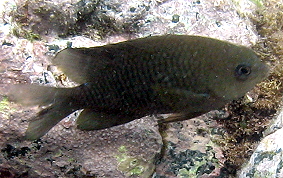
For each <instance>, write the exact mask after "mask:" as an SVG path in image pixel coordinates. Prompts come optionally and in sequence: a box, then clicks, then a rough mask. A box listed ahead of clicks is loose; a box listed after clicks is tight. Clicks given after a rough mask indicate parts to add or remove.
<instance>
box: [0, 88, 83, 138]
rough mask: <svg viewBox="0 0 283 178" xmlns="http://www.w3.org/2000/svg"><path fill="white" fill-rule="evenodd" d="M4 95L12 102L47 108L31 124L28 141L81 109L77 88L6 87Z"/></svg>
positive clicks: (41, 134)
mask: <svg viewBox="0 0 283 178" xmlns="http://www.w3.org/2000/svg"><path fill="white" fill-rule="evenodd" d="M2 88H5V89H4V90H3V91H4V94H5V95H7V96H8V98H9V99H10V100H11V101H14V102H18V103H20V104H23V105H40V106H46V108H45V109H43V110H42V111H40V112H39V113H38V114H37V115H36V116H35V117H34V118H33V119H32V121H31V122H30V124H29V126H28V129H27V131H26V139H28V140H36V139H39V138H40V137H42V136H43V135H44V134H45V133H47V132H48V131H49V130H50V129H51V128H52V127H53V126H55V125H56V124H57V123H58V122H59V121H61V120H62V119H63V118H65V117H66V116H68V115H69V114H71V113H72V112H74V111H76V110H78V109H80V107H79V105H78V103H77V102H76V101H75V100H74V98H75V94H76V93H75V92H76V91H77V90H76V89H75V88H53V87H44V86H36V85H24V84H19V85H6V86H5V87H2Z"/></svg>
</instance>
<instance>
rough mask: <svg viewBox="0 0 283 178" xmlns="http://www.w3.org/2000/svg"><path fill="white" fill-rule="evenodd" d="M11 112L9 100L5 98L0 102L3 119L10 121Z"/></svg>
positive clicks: (0, 112)
mask: <svg viewBox="0 0 283 178" xmlns="http://www.w3.org/2000/svg"><path fill="white" fill-rule="evenodd" d="M10 112H11V108H10V105H9V101H8V99H7V98H6V97H5V98H3V99H2V100H1V101H0V114H1V115H2V117H3V118H5V119H8V118H9V115H10Z"/></svg>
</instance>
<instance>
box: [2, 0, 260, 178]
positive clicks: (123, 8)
mask: <svg viewBox="0 0 283 178" xmlns="http://www.w3.org/2000/svg"><path fill="white" fill-rule="evenodd" d="M2 5H3V6H2ZM252 29H253V26H251V25H250V24H249V23H246V21H245V20H243V19H242V18H240V17H239V15H238V14H237V12H236V10H235V9H234V8H233V6H232V5H231V4H230V3H229V2H228V1H222V0H217V1H209V0H207V1H195V0H178V1H177V0H154V1H150V0H142V1H137V0H101V1H96V0H65V1H59V0H56V1H43V0H40V1H37V0H32V1H25V0H17V1H13V0H10V1H8V0H2V1H1V2H0V64H1V65H0V84H3V83H36V84H40V85H48V86H61V87H62V86H63V87H69V86H74V85H76V83H73V82H71V81H69V80H68V79H67V78H66V76H64V75H63V74H62V72H60V71H58V70H57V69H56V67H54V66H52V63H51V58H52V57H53V56H54V54H55V53H56V52H58V51H59V50H61V49H63V48H66V47H70V46H71V47H90V46H97V45H103V44H107V43H114V42H119V41H124V40H127V39H131V38H136V37H143V36H148V35H161V34H168V33H174V34H194V35H204V36H210V37H215V38H219V39H223V40H228V41H232V42H236V43H239V44H244V45H250V44H251V43H254V42H255V41H256V40H257V35H256V34H255V32H254V31H253V30H252ZM81 35H83V36H84V37H83V36H81ZM58 36H60V37H66V38H64V39H63V38H58ZM39 39H41V40H39ZM38 111H39V109H38V108H37V107H28V108H24V107H21V106H18V105H16V104H13V103H9V102H8V101H7V98H5V97H0V150H1V151H0V174H1V176H2V175H4V176H5V177H36V178H38V177H119V178H120V177H121V178H124V177H145V178H146V177H150V176H151V175H153V176H152V177H164V176H165V177H188V176H189V177H202V178H204V177H213V176H223V175H222V173H221V166H223V162H225V158H224V157H223V154H222V151H221V149H220V148H219V147H218V146H217V145H215V144H214V143H213V142H212V141H211V138H212V128H216V127H219V125H217V123H216V122H215V121H212V120H211V117H209V116H202V117H200V118H198V119H194V120H191V121H184V122H178V123H172V124H169V125H168V129H167V130H166V129H165V130H163V129H162V128H159V127H158V126H157V122H156V119H155V118H153V117H145V118H142V119H140V120H136V121H133V122H130V123H128V124H125V125H121V126H117V127H113V128H110V129H105V130H101V131H89V132H86V131H80V130H78V129H76V126H75V122H74V120H75V118H76V113H74V114H72V115H70V116H69V117H67V118H65V119H64V120H62V121H61V122H60V123H58V124H57V125H56V126H55V127H54V128H53V129H52V130H51V131H50V132H48V134H47V135H45V136H44V137H42V139H41V140H38V141H36V142H28V141H24V140H22V139H21V138H22V137H23V135H24V132H25V130H26V128H27V125H28V122H29V120H30V119H31V118H32V117H33V116H34V115H35V114H36V112H38ZM159 131H161V135H160V132H159ZM161 136H162V137H163V138H162V137H161ZM162 147H163V150H162V149H161V148H162ZM161 150H162V151H161ZM224 176H225V175H224Z"/></svg>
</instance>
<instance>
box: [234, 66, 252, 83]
mask: <svg viewBox="0 0 283 178" xmlns="http://www.w3.org/2000/svg"><path fill="white" fill-rule="evenodd" d="M251 72H252V70H251V67H250V66H248V65H245V64H240V65H238V66H237V67H236V69H235V76H236V77H237V78H238V79H240V80H246V79H247V77H248V76H249V75H250V74H251Z"/></svg>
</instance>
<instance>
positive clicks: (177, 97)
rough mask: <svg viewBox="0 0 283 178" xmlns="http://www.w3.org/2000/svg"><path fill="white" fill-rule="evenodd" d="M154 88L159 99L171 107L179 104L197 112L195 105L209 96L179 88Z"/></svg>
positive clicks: (198, 104)
mask: <svg viewBox="0 0 283 178" xmlns="http://www.w3.org/2000/svg"><path fill="white" fill-rule="evenodd" d="M154 89H155V91H156V92H157V93H158V96H159V97H160V99H161V101H162V102H164V103H166V104H167V105H169V106H171V107H172V108H176V109H177V108H178V107H180V106H190V108H195V109H196V110H194V111H193V112H198V110H197V106H200V105H201V104H202V103H204V102H205V101H207V100H208V99H209V98H210V95H209V94H207V93H195V92H192V91H189V90H185V89H179V88H166V87H160V86H155V87H154Z"/></svg>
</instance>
